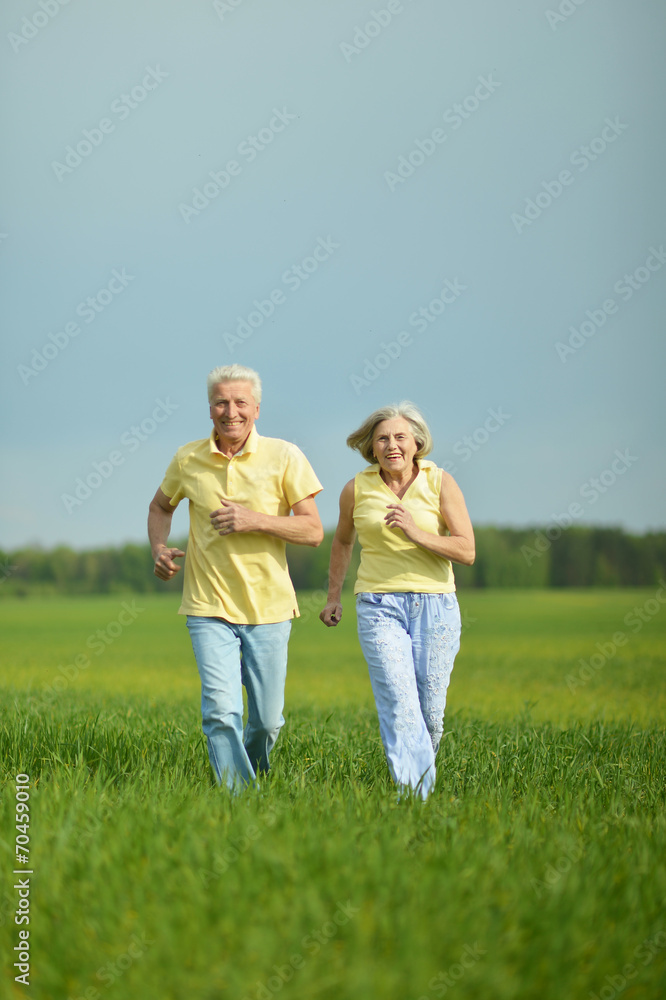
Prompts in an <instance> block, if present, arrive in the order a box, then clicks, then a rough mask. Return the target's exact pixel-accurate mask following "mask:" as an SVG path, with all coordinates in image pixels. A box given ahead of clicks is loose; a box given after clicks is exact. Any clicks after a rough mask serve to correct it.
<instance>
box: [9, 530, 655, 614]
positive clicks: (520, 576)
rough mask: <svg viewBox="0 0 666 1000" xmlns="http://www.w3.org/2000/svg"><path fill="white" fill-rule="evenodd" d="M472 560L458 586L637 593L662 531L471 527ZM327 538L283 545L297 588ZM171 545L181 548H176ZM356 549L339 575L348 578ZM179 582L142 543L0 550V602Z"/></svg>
mask: <svg viewBox="0 0 666 1000" xmlns="http://www.w3.org/2000/svg"><path fill="white" fill-rule="evenodd" d="M475 534H476V562H475V563H474V565H473V566H456V567H455V575H456V580H457V582H458V584H459V585H460V586H461V587H641V586H646V587H647V586H652V585H656V584H657V583H658V581H659V580H660V579H663V578H664V577H666V532H655V533H650V534H645V535H629V534H627V533H626V532H624V531H622V530H621V529H620V528H593V527H591V528H584V527H572V528H569V529H567V530H561V529H560V528H556V527H553V526H552V525H551V526H549V527H547V528H540V529H539V528H532V529H529V528H525V529H515V528H495V527H487V528H477V529H476V531H475ZM331 539H332V532H329V533H328V534H327V535H326V537H325V539H324V541H323V543H322V544H321V546H320V547H319V548H318V549H311V548H308V547H306V546H294V545H290V546H287V553H288V558H289V565H290V567H291V575H292V579H293V581H294V584H295V586H296V588H297V589H298V590H325V589H326V583H327V570H328V558H329V553H330V549H331ZM173 544H174V545H175V544H181V546H182V547H183V548H185V545H184V544H183V543H182V541H181V542H180V543H178V542H173ZM358 559H359V552H358V546H357V547H356V549H355V551H354V558H353V560H352V565H351V567H350V571H349V574H348V576H347V585H348V586H351V585H352V584H353V581H354V579H355V575H356V573H355V571H356V567H357V565H358ZM179 586H180V582H179V581H174V582H173V583H170V584H165V583H162V582H161V581H160V580H158V579H157V577H156V576H154V574H153V561H152V558H151V554H150V549H149V547H148V545H123V546H119V547H117V548H105V549H93V550H90V551H85V552H75V551H74V550H73V549H70V548H67V547H66V546H58V547H57V548H54V549H48V550H47V549H40V548H25V549H18V550H16V551H14V552H2V551H0V597H3V596H4V597H10V596H11V597H17V596H18V597H29V596H31V595H46V594H73V595H75V594H111V593H121V592H127V591H132V592H135V593H140V594H143V593H151V592H152V593H174V591H175V590H176V589H177V588H179Z"/></svg>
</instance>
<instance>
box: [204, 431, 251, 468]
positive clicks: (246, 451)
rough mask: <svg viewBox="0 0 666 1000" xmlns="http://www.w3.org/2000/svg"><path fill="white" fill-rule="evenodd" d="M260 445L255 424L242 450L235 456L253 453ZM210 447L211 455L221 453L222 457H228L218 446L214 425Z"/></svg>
mask: <svg viewBox="0 0 666 1000" xmlns="http://www.w3.org/2000/svg"><path fill="white" fill-rule="evenodd" d="M258 446H259V434H258V433H257V428H256V427H255V426H254V425H253V427H252V430H251V431H250V433H249V435H248V438H247V440H246V442H245V444H244V445H243V447H242V448H241V450H240V451H237V452H236V454H235V455H234V456H233V457H234V458H237V457H238V456H239V455H251V454H252V453H253V452H255V451H256V450H257V448H258ZM209 447H210V453H211V455H219V456H220V457H221V458H226V455H223V454H222V452H221V451H220V449H219V448H218V447H217V431H216V430H215V428H214V427H213V429H212V431H211V432H210V438H209ZM227 461H229V459H227Z"/></svg>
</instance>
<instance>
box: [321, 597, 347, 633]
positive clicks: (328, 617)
mask: <svg viewBox="0 0 666 1000" xmlns="http://www.w3.org/2000/svg"><path fill="white" fill-rule="evenodd" d="M341 618H342V605H341V604H338V603H337V602H336V601H329V602H328V603H327V605H326V607H325V608H324V610H323V611H322V612H321V613H320V615H319V619H320V621H322V622H323V623H324V625H326V627H327V628H331V626H335V625H339V624H340V619H341Z"/></svg>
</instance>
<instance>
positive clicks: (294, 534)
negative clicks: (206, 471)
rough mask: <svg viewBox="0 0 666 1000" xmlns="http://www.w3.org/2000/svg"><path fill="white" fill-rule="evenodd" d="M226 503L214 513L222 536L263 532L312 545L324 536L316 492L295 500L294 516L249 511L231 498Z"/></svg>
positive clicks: (314, 545)
mask: <svg viewBox="0 0 666 1000" xmlns="http://www.w3.org/2000/svg"><path fill="white" fill-rule="evenodd" d="M221 504H222V506H221V507H219V508H218V510H214V511H212V513H211V514H210V520H211V524H212V525H213V528H214V529H215V531H217V533H218V534H219V535H231V534H232V533H234V532H246V531H261V532H263V533H264V534H265V535H273V536H274V537H275V538H282V539H283V540H284V541H285V542H291V544H292V545H312V546H313V547H314V548H316V547H317V546H318V545H320V544H321V541H322V539H323V537H324V529H323V527H322V524H321V519H320V517H319V511H318V510H317V504H316V502H315V498H314V495H313V494H311V495H310V496H309V497H305V499H304V500H299V501H298V502H297V503H295V504H294V505H293V506H292V508H291V510H292V513H293V515H294V516H293V517H292V516H291V515H287V516H286V517H283V516H282V515H279V514H262V513H261V511H257V510H248V508H247V507H242V506H241V505H240V504H238V503H232V501H231V500H222V501H221Z"/></svg>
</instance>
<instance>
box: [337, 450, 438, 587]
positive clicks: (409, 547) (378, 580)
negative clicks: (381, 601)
mask: <svg viewBox="0 0 666 1000" xmlns="http://www.w3.org/2000/svg"><path fill="white" fill-rule="evenodd" d="M417 464H418V467H419V474H418V476H417V477H416V479H415V480H414V482H413V483H412V484H411V486H410V487H409V489H408V490H407V492H406V493H405V495H404V496H403V498H402V500H398V498H397V496H396V495H395V493H393V492H392V491H391V490H390V489H389V487H388V486H387V485H386V483H385V482H384V480H383V479H382V477H381V476H380V474H379V473H380V469H379V465H369V466H368V467H367V469H364V470H363V471H362V472H359V473H357V475H356V476H355V477H354V527H355V528H356V531H357V534H358V540H359V542H360V544H361V562H360V565H359V568H358V576H357V578H356V584H355V586H354V593H355V594H361V593H364V592H366V591H369V592H370V593H375V594H391V593H405V592H407V593H414V594H450V593H452V592H453V591H454V590H455V589H456V584H455V580H454V577H453V569H452V567H451V562H450V560H449V559H445V558H443V557H442V556H438V555H435V553H434V552H429V551H428V549H424V548H421V546H420V545H416V543H415V542H410V540H409V539H408V538H407V536H406V535H405V534H404V532H402V531H400V530H399V529H396V528H389V527H388V526H387V524H386V522H385V521H384V517H385V515H386V514H387V507H388V504H391V503H401V504H402V505H403V506H404V507H405V508H406V509H407V510H408V511H409V512H410V514H411V515H412V517H413V518H414V523H415V524H416V525H417V527H419V528H421V529H422V530H423V531H429V532H430V534H432V535H448V533H449V532H448V529H447V527H446V524H445V523H444V518H443V517H442V514H441V510H440V491H441V488H442V470H441V469H438V468H437V466H436V465H435V463H434V462H430V461H428V460H427V459H424V458H420V459H417Z"/></svg>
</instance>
